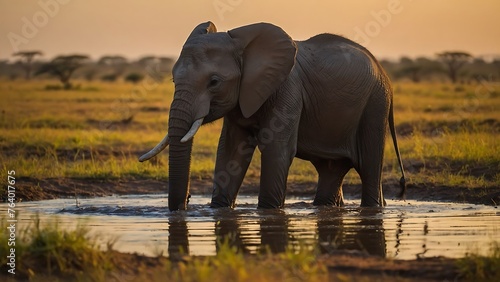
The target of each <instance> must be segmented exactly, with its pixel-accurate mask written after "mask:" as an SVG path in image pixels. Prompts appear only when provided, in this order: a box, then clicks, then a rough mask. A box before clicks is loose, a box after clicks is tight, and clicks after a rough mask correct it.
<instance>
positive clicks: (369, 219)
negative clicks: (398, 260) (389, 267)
mask: <svg viewBox="0 0 500 282" xmlns="http://www.w3.org/2000/svg"><path fill="white" fill-rule="evenodd" d="M335 211H336V212H338V214H336V215H335V216H332V214H331V212H332V211H331V210H329V211H324V212H320V213H318V219H317V220H318V221H317V226H318V241H319V242H318V243H319V247H320V251H321V253H331V252H334V251H338V250H359V251H362V252H365V253H368V254H370V255H375V256H379V257H385V256H386V252H387V249H386V242H385V233H384V229H383V223H384V222H383V219H382V218H380V217H379V216H377V215H379V214H380V213H381V210H380V209H376V208H368V209H361V210H360V211H359V216H357V217H353V218H352V222H350V221H348V220H347V218H346V215H347V213H348V212H349V211H348V210H345V209H336V210H335Z"/></svg>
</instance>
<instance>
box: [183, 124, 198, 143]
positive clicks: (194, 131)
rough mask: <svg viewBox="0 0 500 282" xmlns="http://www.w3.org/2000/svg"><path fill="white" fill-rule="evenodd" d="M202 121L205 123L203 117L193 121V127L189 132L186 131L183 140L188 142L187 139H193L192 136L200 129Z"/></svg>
mask: <svg viewBox="0 0 500 282" xmlns="http://www.w3.org/2000/svg"><path fill="white" fill-rule="evenodd" d="M202 123H203V118H200V119H197V120H195V121H194V122H193V125H192V126H191V129H189V131H188V133H186V135H184V137H182V139H181V142H182V143H186V142H187V141H189V140H191V138H193V136H194V135H195V134H196V132H197V131H198V129H200V126H201V124H202Z"/></svg>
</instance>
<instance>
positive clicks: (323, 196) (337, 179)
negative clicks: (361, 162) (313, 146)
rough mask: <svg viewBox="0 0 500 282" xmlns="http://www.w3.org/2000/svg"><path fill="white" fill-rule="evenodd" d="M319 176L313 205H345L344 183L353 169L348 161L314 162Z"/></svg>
mask: <svg viewBox="0 0 500 282" xmlns="http://www.w3.org/2000/svg"><path fill="white" fill-rule="evenodd" d="M313 165H314V166H315V167H316V170H317V171H318V174H319V179H318V190H317V191H316V197H315V198H314V202H313V205H316V206H320V205H335V206H343V205H344V195H343V193H342V181H343V180H344V176H345V175H346V174H347V172H349V170H350V169H351V168H352V163H351V161H350V160H348V159H340V160H320V161H315V162H313Z"/></svg>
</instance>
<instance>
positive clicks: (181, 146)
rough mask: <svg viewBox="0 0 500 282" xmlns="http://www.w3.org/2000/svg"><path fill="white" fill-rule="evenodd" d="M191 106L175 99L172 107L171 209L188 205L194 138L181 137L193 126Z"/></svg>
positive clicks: (170, 129) (170, 120)
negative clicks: (188, 114) (189, 113)
mask: <svg viewBox="0 0 500 282" xmlns="http://www.w3.org/2000/svg"><path fill="white" fill-rule="evenodd" d="M189 108H190V105H188V103H187V102H186V101H182V100H175V99H174V101H173V102H172V107H171V108H170V117H169V121H168V124H169V125H168V136H169V141H170V147H169V160H168V164H169V171H168V173H169V183H168V208H169V209H170V210H171V211H173V210H185V209H186V206H187V200H188V194H189V174H190V165H191V149H192V145H193V140H192V139H189V140H182V141H181V139H183V137H184V136H185V135H186V134H187V132H188V130H189V128H190V127H191V120H192V118H191V117H190V116H187V113H188V112H189V111H187V109H189ZM183 141H185V142H183Z"/></svg>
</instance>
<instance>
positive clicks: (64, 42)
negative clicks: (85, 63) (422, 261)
mask: <svg viewBox="0 0 500 282" xmlns="http://www.w3.org/2000/svg"><path fill="white" fill-rule="evenodd" d="M499 13H500V1H499V0H480V1H472V0H413V1H412V0H350V1H347V0H345V1H336V0H323V1H321V0H310V1H292V0H288V1H283V0H278V1H274V0H143V1H137V0H38V1H37V0H33V1H27V0H15V1H14V0H0V20H1V24H0V36H1V40H0V59H7V58H11V54H12V53H13V52H15V51H17V50H41V51H43V52H44V53H45V56H44V59H51V58H52V57H54V56H55V55H58V54H69V53H82V54H87V55H90V56H91V57H92V58H93V59H97V58H99V57H100V56H102V55H114V54H119V55H124V56H127V57H129V58H132V59H136V58H138V57H140V56H143V55H150V54H152V55H166V56H177V55H178V54H179V52H180V49H181V47H182V45H183V43H184V41H185V39H186V37H187V36H188V34H189V33H190V32H191V30H192V29H193V28H194V27H195V26H196V25H197V24H199V23H201V22H204V21H207V20H211V21H212V22H214V23H215V25H216V26H217V28H218V30H219V31H226V30H229V29H232V28H235V27H238V26H242V25H246V24H250V23H255V22H270V23H274V24H276V25H279V26H281V27H282V28H283V29H284V30H285V31H286V32H288V34H289V35H290V36H291V37H292V38H294V39H298V40H303V39H307V38H309V37H311V36H313V35H315V34H318V33H323V32H330V33H336V34H341V35H344V36H346V37H349V38H351V39H354V40H355V41H357V42H359V43H361V44H363V45H365V46H366V47H367V48H368V49H369V50H371V51H372V53H374V54H375V56H377V57H379V58H399V57H400V56H402V55H408V56H411V57H416V56H422V55H423V56H433V55H434V54H435V53H436V52H440V51H443V50H463V51H467V52H471V53H472V54H473V55H500V16H499Z"/></svg>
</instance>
